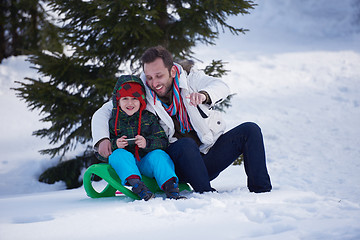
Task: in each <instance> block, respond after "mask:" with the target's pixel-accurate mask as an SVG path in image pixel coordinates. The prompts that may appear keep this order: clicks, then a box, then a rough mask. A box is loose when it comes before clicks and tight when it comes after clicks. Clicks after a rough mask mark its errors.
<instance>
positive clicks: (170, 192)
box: [163, 180, 186, 200]
mask: <svg viewBox="0 0 360 240" xmlns="http://www.w3.org/2000/svg"><path fill="white" fill-rule="evenodd" d="M163 190H164V192H165V193H166V197H167V198H170V199H176V200H178V199H186V197H184V196H181V195H180V191H179V187H178V184H177V183H176V182H175V181H174V180H169V181H167V182H166V183H164V185H163Z"/></svg>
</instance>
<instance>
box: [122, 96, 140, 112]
mask: <svg viewBox="0 0 360 240" xmlns="http://www.w3.org/2000/svg"><path fill="white" fill-rule="evenodd" d="M119 106H120V108H121V110H123V111H124V112H125V113H126V114H127V115H128V116H132V115H134V113H136V112H137V111H139V109H140V101H139V100H138V99H137V98H135V97H122V98H120V100H119Z"/></svg>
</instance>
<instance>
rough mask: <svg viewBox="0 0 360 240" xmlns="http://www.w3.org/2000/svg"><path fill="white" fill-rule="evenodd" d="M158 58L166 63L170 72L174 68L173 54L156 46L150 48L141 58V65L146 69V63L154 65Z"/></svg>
mask: <svg viewBox="0 0 360 240" xmlns="http://www.w3.org/2000/svg"><path fill="white" fill-rule="evenodd" d="M157 58H161V59H162V60H163V62H164V65H165V67H166V68H167V69H168V70H169V71H170V70H171V68H172V66H173V64H174V63H173V57H172V55H171V53H170V52H169V51H168V50H167V49H166V48H164V47H163V46H156V47H151V48H148V49H147V50H146V51H145V52H144V54H143V55H142V56H141V58H140V61H141V65H142V67H143V68H144V64H145V63H152V62H154V61H155V60H156V59H157Z"/></svg>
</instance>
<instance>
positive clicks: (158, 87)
mask: <svg viewBox="0 0 360 240" xmlns="http://www.w3.org/2000/svg"><path fill="white" fill-rule="evenodd" d="M144 73H145V76H146V83H147V84H148V86H149V87H150V88H151V89H152V90H153V91H155V93H156V95H158V96H159V97H166V96H167V95H168V94H169V93H170V91H171V89H172V83H173V79H174V77H175V74H176V69H175V67H174V66H173V67H172V68H171V70H170V72H169V70H168V69H167V68H166V67H165V64H164V61H163V60H162V59H161V58H157V59H156V60H155V61H153V62H151V63H145V64H144Z"/></svg>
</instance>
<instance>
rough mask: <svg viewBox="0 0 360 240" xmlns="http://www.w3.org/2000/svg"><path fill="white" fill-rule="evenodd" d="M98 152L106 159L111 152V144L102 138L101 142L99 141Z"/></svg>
mask: <svg viewBox="0 0 360 240" xmlns="http://www.w3.org/2000/svg"><path fill="white" fill-rule="evenodd" d="M98 152H99V154H100V155H101V156H103V157H104V158H108V157H109V156H110V154H111V153H112V151H111V143H110V140H109V139H108V138H104V139H103V140H101V141H100V143H99V148H98Z"/></svg>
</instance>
